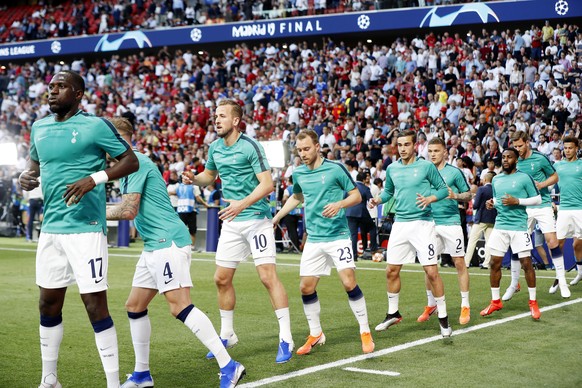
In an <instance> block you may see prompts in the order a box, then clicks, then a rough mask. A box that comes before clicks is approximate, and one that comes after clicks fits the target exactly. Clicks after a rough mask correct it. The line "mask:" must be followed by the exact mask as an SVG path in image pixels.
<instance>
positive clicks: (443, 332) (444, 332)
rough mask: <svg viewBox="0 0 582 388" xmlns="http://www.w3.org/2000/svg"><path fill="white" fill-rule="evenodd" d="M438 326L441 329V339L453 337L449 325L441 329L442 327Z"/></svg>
mask: <svg viewBox="0 0 582 388" xmlns="http://www.w3.org/2000/svg"><path fill="white" fill-rule="evenodd" d="M439 326H440V328H441V335H442V336H443V338H450V336H451V335H453V329H452V328H451V326H450V325H449V326H447V327H443V325H441V324H440V323H439Z"/></svg>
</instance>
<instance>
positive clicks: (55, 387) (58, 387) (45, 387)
mask: <svg viewBox="0 0 582 388" xmlns="http://www.w3.org/2000/svg"><path fill="white" fill-rule="evenodd" d="M38 388H63V386H62V385H61V383H59V382H58V381H57V382H56V383H55V384H45V383H41V384H40V385H39V386H38Z"/></svg>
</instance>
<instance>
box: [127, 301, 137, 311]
mask: <svg viewBox="0 0 582 388" xmlns="http://www.w3.org/2000/svg"><path fill="white" fill-rule="evenodd" d="M125 310H126V311H128V312H130V313H137V312H139V306H138V304H137V301H135V300H132V299H128V300H126V301H125Z"/></svg>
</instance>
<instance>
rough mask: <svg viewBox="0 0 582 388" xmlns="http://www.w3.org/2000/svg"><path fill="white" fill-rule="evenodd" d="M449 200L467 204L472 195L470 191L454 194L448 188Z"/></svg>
mask: <svg viewBox="0 0 582 388" xmlns="http://www.w3.org/2000/svg"><path fill="white" fill-rule="evenodd" d="M448 198H450V199H454V200H456V201H458V202H469V201H470V200H471V199H472V198H473V194H472V193H471V191H465V192H464V193H455V192H454V191H453V190H452V189H451V188H450V187H449V197H448Z"/></svg>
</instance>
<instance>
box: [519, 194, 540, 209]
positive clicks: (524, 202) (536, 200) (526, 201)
mask: <svg viewBox="0 0 582 388" xmlns="http://www.w3.org/2000/svg"><path fill="white" fill-rule="evenodd" d="M518 200H519V204H520V205H521V206H534V205H539V204H541V203H542V196H541V195H539V194H538V195H536V196H535V197H530V198H519V199H518Z"/></svg>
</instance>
